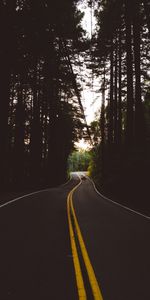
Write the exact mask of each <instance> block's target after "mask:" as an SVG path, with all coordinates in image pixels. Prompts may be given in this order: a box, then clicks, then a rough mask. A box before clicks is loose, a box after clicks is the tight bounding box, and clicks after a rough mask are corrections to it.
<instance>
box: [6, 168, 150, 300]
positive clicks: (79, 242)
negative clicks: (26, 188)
mask: <svg viewBox="0 0 150 300" xmlns="http://www.w3.org/2000/svg"><path fill="white" fill-rule="evenodd" d="M149 237H150V220H149V219H148V218H145V217H144V216H142V215H138V214H136V213H134V212H133V211H130V210H127V209H125V208H123V207H121V206H118V205H115V204H114V203H112V202H110V201H108V200H107V199H105V198H104V197H102V196H100V195H99V194H98V193H97V192H96V191H95V189H94V185H93V183H92V182H91V180H90V179H89V178H88V177H87V176H85V174H84V173H82V172H80V173H79V172H78V173H72V178H71V180H70V181H68V182H67V183H66V184H65V185H62V186H60V187H58V188H53V189H48V190H44V191H39V192H36V193H31V194H28V195H26V196H23V197H22V196H21V197H19V198H17V199H12V200H10V201H9V202H8V203H6V204H5V205H1V206H0V257H1V266H0V283H1V288H0V299H2V300H7V299H12V300H27V299H28V300H30V299H32V300H33V299H36V300H37V299H39V300H48V299H52V300H60V299H61V300H78V299H79V300H86V299H87V300H92V299H94V300H127V299H128V300H135V299H136V300H141V299H142V300H149V299H150V289H149V276H150V255H149V254H150V238H149Z"/></svg>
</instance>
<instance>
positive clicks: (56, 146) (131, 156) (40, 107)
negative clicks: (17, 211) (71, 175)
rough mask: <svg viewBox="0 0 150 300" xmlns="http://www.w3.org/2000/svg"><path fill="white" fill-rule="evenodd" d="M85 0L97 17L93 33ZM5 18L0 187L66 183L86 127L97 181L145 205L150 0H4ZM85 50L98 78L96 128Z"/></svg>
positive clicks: (0, 62) (0, 13)
mask: <svg viewBox="0 0 150 300" xmlns="http://www.w3.org/2000/svg"><path fill="white" fill-rule="evenodd" d="M81 2H83V3H85V4H86V5H89V7H91V10H93V11H94V13H95V17H96V20H97V25H96V30H95V33H93V34H91V35H92V36H91V39H89V38H86V35H85V32H84V30H83V28H82V26H81V24H82V23H81V21H82V17H83V14H84V13H83V12H81V11H80V10H79V5H78V4H80V3H81ZM0 25H1V26H0V34H1V48H0V52H1V53H0V54H1V55H0V84H1V89H0V101H1V110H0V136H1V147H0V190H1V191H2V190H8V189H12V188H15V189H21V190H23V189H25V188H27V189H30V188H33V189H34V188H37V187H38V188H39V187H45V186H55V185H57V184H60V183H62V182H64V181H65V180H66V178H67V174H68V173H67V168H68V157H69V155H70V154H71V153H72V151H73V150H74V145H75V142H76V141H77V140H79V139H80V138H83V137H84V136H86V138H87V137H88V139H89V140H90V143H91V141H92V144H93V145H94V146H93V149H92V150H91V153H92V157H93V158H92V162H91V164H90V167H89V170H90V174H91V176H92V177H93V179H94V180H95V183H96V185H97V187H98V188H99V189H100V190H101V191H102V192H103V193H104V194H105V195H108V196H110V197H111V198H114V199H122V201H125V202H127V201H130V199H131V198H132V199H133V201H135V202H136V204H135V205H138V203H140V201H141V203H143V202H144V201H145V202H144V203H145V204H144V205H145V207H146V206H147V207H149V203H148V199H147V197H146V192H148V185H149V169H150V155H149V153H150V70H149V67H150V1H149V0H132V1H131V0H113V1H112V0H97V1H94V0H93V1H92V0H90V1H88V0H82V1H81V0H65V1H59V0H55V1H54V2H53V1H51V0H38V1H37V0H11V1H10V0H0ZM91 33H92V32H91ZM80 55H82V64H86V65H87V69H88V68H91V69H92V73H93V76H94V77H97V78H99V82H100V83H99V91H100V93H101V97H100V99H99V103H100V104H101V109H100V115H99V118H98V120H95V121H93V122H92V124H91V126H90V127H88V126H87V124H86V119H85V114H84V109H83V105H82V99H81V82H80V78H79V76H80V74H79V73H80V71H79V70H80V66H81V61H80ZM83 57H84V61H83ZM84 76H85V77H87V74H86V73H85V74H84ZM91 81H92V80H91ZM89 84H91V87H92V82H90V83H89ZM90 155H91V154H90ZM77 157H78V155H76V154H73V156H72V159H73V160H74V161H75V160H76V161H77ZM86 159H87V160H89V157H88V158H87V157H86ZM85 164H86V165H87V161H86V162H85ZM73 169H74V167H73ZM122 191H123V193H122ZM137 199H138V200H137ZM133 205H134V203H133Z"/></svg>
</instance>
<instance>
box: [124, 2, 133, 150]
mask: <svg viewBox="0 0 150 300" xmlns="http://www.w3.org/2000/svg"><path fill="white" fill-rule="evenodd" d="M125 4H126V6H125V9H126V10H125V23H126V52H127V55H126V62H127V121H126V122H127V123H126V143H127V144H128V145H131V144H132V143H133V139H134V135H133V122H134V120H133V105H134V100H133V59H132V58H133V53H132V34H131V20H132V3H131V1H130V0H125Z"/></svg>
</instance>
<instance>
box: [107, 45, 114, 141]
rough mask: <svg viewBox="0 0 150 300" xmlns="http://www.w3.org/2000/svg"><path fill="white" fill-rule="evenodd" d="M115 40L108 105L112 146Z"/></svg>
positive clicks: (109, 134)
mask: <svg viewBox="0 0 150 300" xmlns="http://www.w3.org/2000/svg"><path fill="white" fill-rule="evenodd" d="M113 54H114V51H113V40H112V44H111V53H110V99H109V104H108V143H109V144H110V145H111V144H112V143H113V127H114V126H113V125H114V122H113V106H114V105H113V100H114V99H113V91H114V84H113V81H114V60H113Z"/></svg>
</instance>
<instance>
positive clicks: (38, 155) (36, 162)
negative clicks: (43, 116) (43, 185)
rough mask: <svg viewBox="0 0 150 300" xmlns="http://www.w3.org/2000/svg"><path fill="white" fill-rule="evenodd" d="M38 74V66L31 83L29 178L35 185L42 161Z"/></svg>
mask: <svg viewBox="0 0 150 300" xmlns="http://www.w3.org/2000/svg"><path fill="white" fill-rule="evenodd" d="M39 85H40V82H39V72H38V64H37V62H36V63H35V67H34V83H33V114H32V123H31V142H30V155H31V176H32V180H33V182H34V183H35V184H38V183H39V180H40V171H41V159H42V130H41V124H40V90H39Z"/></svg>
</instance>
